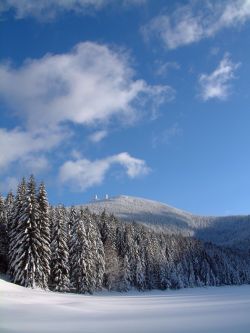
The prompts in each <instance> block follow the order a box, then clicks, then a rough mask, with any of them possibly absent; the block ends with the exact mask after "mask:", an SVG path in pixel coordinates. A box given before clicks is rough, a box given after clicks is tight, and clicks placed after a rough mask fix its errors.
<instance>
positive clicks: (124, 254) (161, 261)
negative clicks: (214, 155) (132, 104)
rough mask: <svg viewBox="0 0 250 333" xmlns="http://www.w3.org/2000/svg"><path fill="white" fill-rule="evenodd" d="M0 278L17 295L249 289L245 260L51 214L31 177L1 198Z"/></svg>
mask: <svg viewBox="0 0 250 333" xmlns="http://www.w3.org/2000/svg"><path fill="white" fill-rule="evenodd" d="M0 270H1V272H2V273H7V274H8V275H9V277H10V279H11V281H12V282H14V283H16V284H19V285H21V286H24V287H31V288H35V287H37V288H42V289H45V290H48V289H50V290H53V291H58V292H75V293H90V294H92V293H93V292H95V291H99V290H103V289H106V290H116V291H128V290H130V289H133V288H135V289H137V290H140V291H143V290H150V289H177V288H186V287H196V286H220V285H233V284H246V283H249V282H250V260H249V254H247V253H246V252H243V251H240V250H236V249H231V248H226V247H221V246H216V245H214V244H212V243H211V242H210V243H209V242H202V241H200V240H197V239H194V238H192V237H184V236H182V235H178V234H176V235H173V234H172V235H171V234H168V233H167V232H164V231H157V230H152V229H151V228H150V227H147V226H144V225H142V224H137V223H128V222H124V221H121V220H119V219H117V218H116V217H115V216H114V215H110V214H108V213H106V212H105V211H103V212H102V213H101V214H94V213H91V212H90V211H89V210H88V208H81V207H74V206H72V207H71V208H67V207H64V206H62V205H57V206H52V205H50V204H49V201H48V197H47V192H46V188H45V184H44V183H41V184H40V185H39V186H37V185H36V181H35V178H34V177H33V176H31V177H30V178H29V179H28V181H26V179H25V178H23V179H22V181H21V182H20V184H19V185H18V188H17V190H16V194H15V195H14V194H13V193H12V192H10V193H9V194H8V195H7V196H6V198H3V196H0Z"/></svg>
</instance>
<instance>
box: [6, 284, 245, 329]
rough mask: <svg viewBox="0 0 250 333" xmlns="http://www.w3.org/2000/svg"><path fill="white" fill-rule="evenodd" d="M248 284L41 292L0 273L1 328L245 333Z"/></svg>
mask: <svg viewBox="0 0 250 333" xmlns="http://www.w3.org/2000/svg"><path fill="white" fill-rule="evenodd" d="M249 313H250V286H236V287H220V288H216V287H210V288H194V289H182V290H176V291H152V292H144V293H142V292H129V293H127V294H119V293H100V294H96V295H94V296H86V295H75V294H63V293H53V292H45V291H40V290H32V289H27V288H24V287H20V286H17V285H14V284H11V283H9V282H6V281H4V280H3V279H0V332H1V333H9V332H12V333H44V332H46V333H52V332H53V333H56V332H58V333H59V332H60V333H68V332H71V333H78V332H79V333H80V332H81V333H82V332H86V333H90V332H92V333H98V332H102V333H112V332H114V333H117V332H119V333H123V332H124V333H128V332H130V333H135V332H136V333H152V332H154V333H165V332H171V333H180V332H181V333H183V332H185V333H200V332H203V333H217V332H218V333H239V332H240V333H249V327H250V317H249Z"/></svg>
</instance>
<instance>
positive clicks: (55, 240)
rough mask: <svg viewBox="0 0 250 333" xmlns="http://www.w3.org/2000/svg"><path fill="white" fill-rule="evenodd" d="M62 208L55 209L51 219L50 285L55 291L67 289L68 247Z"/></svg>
mask: <svg viewBox="0 0 250 333" xmlns="http://www.w3.org/2000/svg"><path fill="white" fill-rule="evenodd" d="M63 216H64V215H63V208H62V207H57V208H56V209H55V216H54V220H53V221H52V223H53V224H52V242H51V286H52V288H53V289H54V290H55V291H64V292H66V291H69V248H68V234H67V226H66V224H65V221H64V219H63Z"/></svg>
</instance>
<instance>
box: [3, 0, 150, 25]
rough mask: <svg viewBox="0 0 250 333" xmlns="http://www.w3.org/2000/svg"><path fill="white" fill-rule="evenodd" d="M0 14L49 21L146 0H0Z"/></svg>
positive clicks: (139, 3) (138, 3) (137, 3)
mask: <svg viewBox="0 0 250 333" xmlns="http://www.w3.org/2000/svg"><path fill="white" fill-rule="evenodd" d="M2 1H3V2H2V3H1V4H0V12H1V11H2V12H3V11H8V10H9V9H13V10H14V11H15V15H16V18H19V19H20V18H24V17H26V16H33V17H36V18H39V19H42V20H44V19H51V18H54V17H55V16H56V15H58V14H60V13H61V12H66V11H71V12H72V11H73V12H76V13H78V14H88V13H89V12H92V11H96V10H100V9H102V8H103V7H105V6H108V5H111V4H115V3H117V2H118V3H119V5H125V6H130V5H141V4H144V3H145V2H146V0H118V1H117V0H66V1H65V0H49V1H47V0H41V1H37V0H2Z"/></svg>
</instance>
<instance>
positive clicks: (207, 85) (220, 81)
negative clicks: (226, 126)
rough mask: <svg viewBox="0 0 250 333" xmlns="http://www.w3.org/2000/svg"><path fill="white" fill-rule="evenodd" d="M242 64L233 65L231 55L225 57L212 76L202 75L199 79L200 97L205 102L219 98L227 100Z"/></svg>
mask: <svg viewBox="0 0 250 333" xmlns="http://www.w3.org/2000/svg"><path fill="white" fill-rule="evenodd" d="M239 66H240V63H236V64H235V63H233V62H232V61H231V60H230V58H229V55H225V56H224V58H223V59H222V60H221V61H220V63H219V65H218V67H217V68H216V69H215V70H214V71H213V72H212V73H211V74H201V75H200V77H199V84H200V96H201V98H202V99H203V100H204V101H207V100H209V99H213V98H217V99H221V100H225V99H227V97H228V95H229V94H230V87H231V84H230V83H231V80H232V79H234V77H235V71H236V70H237V68H238V67H239Z"/></svg>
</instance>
